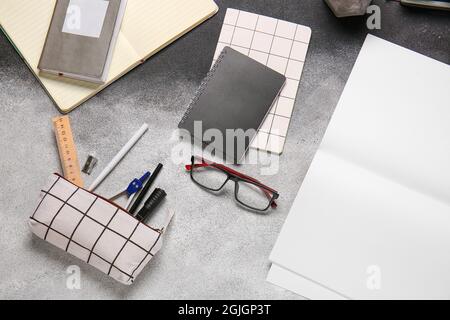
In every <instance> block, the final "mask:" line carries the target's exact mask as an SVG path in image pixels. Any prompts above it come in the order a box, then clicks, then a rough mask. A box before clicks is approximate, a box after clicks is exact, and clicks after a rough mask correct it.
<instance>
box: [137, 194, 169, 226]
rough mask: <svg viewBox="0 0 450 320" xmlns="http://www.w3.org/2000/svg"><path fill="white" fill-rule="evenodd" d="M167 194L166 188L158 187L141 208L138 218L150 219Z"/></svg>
mask: <svg viewBox="0 0 450 320" xmlns="http://www.w3.org/2000/svg"><path fill="white" fill-rule="evenodd" d="M166 196H167V194H166V192H165V191H164V190H162V189H159V188H156V189H155V191H153V193H152V194H151V195H150V197H149V198H148V199H147V201H146V202H145V204H144V206H143V207H142V209H141V210H139V212H138V214H137V215H136V218H137V219H138V220H139V221H145V220H146V219H148V218H149V217H150V216H151V215H152V213H153V212H154V211H155V209H156V208H157V207H158V206H159V205H160V203H161V202H162V201H163V200H164V198H165V197H166Z"/></svg>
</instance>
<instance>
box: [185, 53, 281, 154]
mask: <svg viewBox="0 0 450 320" xmlns="http://www.w3.org/2000/svg"><path fill="white" fill-rule="evenodd" d="M285 82H286V78H285V76H283V75H282V74H280V73H278V72H276V71H274V70H272V69H270V68H268V67H266V66H265V65H263V64H261V63H259V62H257V61H255V60H253V59H251V58H249V57H247V56H246V55H243V54H241V53H240V52H238V51H236V50H233V49H232V48H230V47H225V48H224V49H223V51H222V53H221V54H220V56H219V58H218V59H217V61H216V63H215V64H214V66H213V67H212V69H211V70H210V72H209V73H208V75H207V76H206V78H205V79H204V80H203V83H202V84H201V86H200V88H199V89H198V91H197V93H196V95H195V97H194V99H193V100H192V102H191V104H190V105H189V108H188V110H187V111H186V113H185V115H184V117H183V119H182V120H181V122H180V124H179V125H178V127H179V128H181V129H186V130H188V131H189V132H190V133H191V135H193V136H194V138H195V139H196V140H198V141H201V142H202V143H203V144H204V145H210V146H211V147H213V148H215V149H216V155H218V153H217V152H220V153H221V154H222V155H223V158H224V159H227V160H231V161H233V162H234V163H240V162H241V161H242V159H243V158H244V156H245V153H246V152H247V150H248V147H249V146H250V144H251V142H252V140H253V139H254V138H255V136H256V133H257V130H258V129H259V127H260V126H261V124H262V123H263V121H264V119H265V118H266V116H267V114H268V113H269V111H270V109H271V107H272V104H273V103H274V101H275V98H276V97H277V96H278V94H279V93H280V91H281V89H282V88H283V85H284V83H285ZM199 124H201V128H200V129H199ZM194 125H195V126H196V130H194ZM211 129H213V130H211ZM214 129H215V130H214ZM205 133H206V136H205ZM219 133H220V134H221V135H222V137H221V138H220V139H217V138H216V135H217V134H219Z"/></svg>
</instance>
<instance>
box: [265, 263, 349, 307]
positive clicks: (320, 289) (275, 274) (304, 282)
mask: <svg viewBox="0 0 450 320" xmlns="http://www.w3.org/2000/svg"><path fill="white" fill-rule="evenodd" d="M267 281H268V282H270V283H272V284H274V285H276V286H278V287H281V288H284V289H287V290H290V291H292V292H295V293H297V294H299V295H301V296H303V297H305V298H307V299H310V300H347V298H345V297H344V296H342V295H341V294H339V293H337V292H334V291H332V290H330V289H329V288H326V287H324V286H322V285H320V284H318V283H316V282H314V281H311V280H310V279H306V278H304V277H302V276H300V275H299V274H296V273H294V272H291V271H289V270H286V269H284V268H283V267H280V266H278V265H276V264H275V263H273V264H272V265H271V267H270V270H269V273H268V275H267Z"/></svg>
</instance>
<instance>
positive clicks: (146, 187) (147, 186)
mask: <svg viewBox="0 0 450 320" xmlns="http://www.w3.org/2000/svg"><path fill="white" fill-rule="evenodd" d="M162 168H163V164H162V163H158V165H157V166H156V169H155V170H154V171H153V173H152V175H151V176H150V178H149V179H148V180H147V182H146V183H145V185H144V187H143V188H142V190H141V192H140V193H139V195H138V196H137V199H136V201H134V203H133V205H132V206H131V209H130V213H131V214H132V215H134V214H135V213H136V211H137V209H138V208H139V205H140V204H141V202H142V201H143V200H144V198H145V196H146V194H147V192H148V191H149V190H150V187H151V186H152V184H153V183H154V182H155V180H156V178H157V177H158V175H159V173H160V172H161V170H162Z"/></svg>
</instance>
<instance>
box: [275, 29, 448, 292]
mask: <svg viewBox="0 0 450 320" xmlns="http://www.w3.org/2000/svg"><path fill="white" fill-rule="evenodd" d="M449 83H450V66H448V65H446V64H444V63H441V62H438V61H435V60H433V59H430V58H428V57H425V56H422V55H420V54H418V53H415V52H413V51H410V50H407V49H405V48H402V47H400V46H397V45H395V44H392V43H390V42H387V41H385V40H382V39H379V38H377V37H374V36H371V35H369V36H368V37H367V39H366V41H365V43H364V46H363V48H362V49H361V52H360V54H359V57H358V59H357V61H356V64H355V66H354V68H353V71H352V73H351V75H350V78H349V80H348V82H347V84H346V87H345V90H344V92H343V94H342V96H341V99H340V101H339V103H338V106H337V107H336V111H335V113H334V115H333V118H332V120H331V122H330V125H329V127H328V129H327V132H326V134H325V136H324V138H323V141H322V144H321V146H320V148H319V151H318V152H317V154H316V156H315V158H314V161H313V163H312V164H311V167H310V169H309V171H308V174H307V175H306V177H305V180H304V181H303V184H302V187H301V189H300V192H299V193H298V195H297V197H296V199H295V201H294V204H293V205H292V208H291V211H290V213H289V217H288V218H287V220H286V222H285V224H284V226H283V229H282V231H281V234H280V237H279V238H278V241H277V243H276V245H275V248H274V250H273V252H272V254H271V256H270V260H271V261H272V262H273V263H274V265H273V267H272V268H273V269H272V271H271V272H270V275H269V278H268V280H269V281H271V282H273V283H276V284H278V285H280V286H283V287H287V288H288V289H290V290H293V291H295V292H297V293H299V294H301V295H304V296H306V297H313V298H314V297H315V298H321V297H323V298H327V299H329V298H330V299H331V298H333V299H334V298H343V297H346V298H350V299H431V298H435V299H436V298H437V299H449V298H450V273H449V270H450V255H449V254H448V253H449V252H450V170H449V164H450V126H449V124H450V91H449V90H448V84H449Z"/></svg>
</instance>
